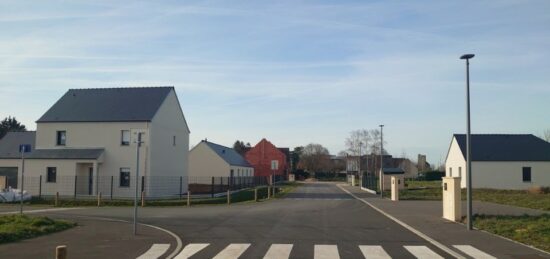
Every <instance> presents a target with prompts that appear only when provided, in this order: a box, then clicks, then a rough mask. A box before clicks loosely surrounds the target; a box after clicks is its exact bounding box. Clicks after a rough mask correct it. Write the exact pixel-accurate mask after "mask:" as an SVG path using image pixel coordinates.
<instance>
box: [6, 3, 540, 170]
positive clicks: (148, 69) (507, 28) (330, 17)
mask: <svg viewBox="0 0 550 259" xmlns="http://www.w3.org/2000/svg"><path fill="white" fill-rule="evenodd" d="M0 31H1V33H0V117H2V118H3V117H6V116H15V117H16V118H17V119H18V120H20V121H22V122H23V123H24V124H25V125H26V126H27V127H28V128H29V129H35V128H36V124H35V123H34V122H35V121H36V120H37V119H38V118H39V117H40V116H41V115H42V114H43V113H45V112H46V110H47V109H48V108H49V107H50V106H52V105H53V104H54V103H55V102H56V101H57V99H59V98H60V97H61V96H62V95H63V94H64V93H65V92H66V91H67V90H68V89H71V88H103V87H135V86H174V87H175V89H176V92H177V94H178V97H179V100H180V102H181V106H182V108H183V111H184V113H185V116H186V119H187V122H188V124H189V127H190V129H191V135H190V142H191V146H193V145H195V144H196V143H198V142H199V141H200V140H201V139H204V138H208V139H209V141H212V142H216V143H219V144H223V145H229V146H230V145H232V143H233V142H234V141H235V140H237V139H239V140H243V141H244V142H250V143H251V144H252V145H254V144H256V143H257V142H259V141H260V140H261V139H262V138H267V139H269V140H270V141H272V142H273V143H274V144H275V145H277V146H281V147H290V148H293V147H296V146H301V145H306V144H308V143H320V144H322V145H324V146H326V147H327V148H328V149H329V151H330V152H331V153H333V154H336V153H338V152H339V151H342V150H345V145H344V141H345V138H346V137H347V136H349V133H350V131H352V130H356V129H375V128H378V125H379V124H384V125H385V127H384V139H385V141H387V143H386V146H385V148H386V149H387V150H388V151H389V152H390V153H391V154H393V155H394V156H401V155H406V156H408V157H410V158H412V159H413V160H415V159H416V156H417V154H419V153H421V154H426V155H427V156H428V161H429V162H431V163H433V164H439V163H442V162H444V160H445V156H446V154H447V149H448V146H449V143H450V140H451V137H452V134H453V133H464V132H465V123H466V114H465V111H466V108H465V63H464V61H463V60H460V59H459V57H460V56H461V55H462V54H465V53H475V54H476V57H475V58H474V59H472V61H471V67H470V72H471V100H472V101H471V102H472V104H471V109H472V132H473V133H531V134H535V135H541V134H542V132H543V130H544V129H549V128H550V85H549V82H550V48H549V46H550V1H545V0H541V1H515V0H501V1H438V0H434V1H385V0H384V1H294V0H291V1H285V0H282V1H102V0H98V1H18V0H15V1H4V0H0Z"/></svg>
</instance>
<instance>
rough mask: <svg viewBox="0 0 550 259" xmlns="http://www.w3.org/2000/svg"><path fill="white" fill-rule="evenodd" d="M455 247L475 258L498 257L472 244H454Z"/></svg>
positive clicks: (487, 258) (494, 258) (488, 258)
mask: <svg viewBox="0 0 550 259" xmlns="http://www.w3.org/2000/svg"><path fill="white" fill-rule="evenodd" d="M454 247H455V248H456V249H458V250H460V251H462V252H463V253H465V254H467V255H469V256H471V257H473V258H475V259H496V257H494V256H491V255H489V254H487V253H485V252H483V251H481V250H479V249H477V248H475V247H473V246H470V245H454Z"/></svg>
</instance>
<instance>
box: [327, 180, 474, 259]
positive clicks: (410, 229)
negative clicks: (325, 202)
mask: <svg viewBox="0 0 550 259" xmlns="http://www.w3.org/2000/svg"><path fill="white" fill-rule="evenodd" d="M337 186H338V188H340V189H341V190H342V191H344V192H346V193H347V194H349V195H351V196H352V197H354V198H355V199H357V200H359V201H360V202H363V203H365V204H367V205H369V206H370V207H371V208H373V209H374V210H376V211H378V212H380V213H381V214H382V215H384V216H386V217H388V218H389V219H391V220H393V221H395V222H396V223H397V224H399V225H401V226H403V227H404V228H406V229H408V230H409V231H411V232H413V233H414V234H416V235H417V236H419V237H421V238H423V239H424V240H426V241H428V242H430V243H431V244H432V245H434V246H436V247H437V248H439V249H441V250H443V251H445V252H446V253H448V254H449V255H451V256H452V257H454V258H457V259H466V257H464V256H462V255H460V254H459V253H457V252H455V251H453V250H451V249H450V248H449V247H447V246H445V245H444V244H441V243H439V242H437V241H436V240H435V239H433V238H431V237H429V236H427V235H426V234H424V233H422V232H420V231H418V230H416V229H415V228H413V227H411V226H409V225H407V224H406V223H405V222H403V221H401V220H398V219H397V218H395V217H394V216H392V215H390V214H388V213H386V212H384V211H383V210H381V209H379V208H377V207H376V206H374V205H372V204H371V203H370V202H368V201H366V200H363V199H361V198H359V197H357V195H355V194H353V193H351V192H349V191H348V190H346V189H344V188H343V187H342V186H340V185H337Z"/></svg>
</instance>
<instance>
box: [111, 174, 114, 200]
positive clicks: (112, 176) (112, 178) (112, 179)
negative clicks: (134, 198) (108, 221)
mask: <svg viewBox="0 0 550 259" xmlns="http://www.w3.org/2000/svg"><path fill="white" fill-rule="evenodd" d="M114 181H115V176H114V175H111V200H113V183H114Z"/></svg>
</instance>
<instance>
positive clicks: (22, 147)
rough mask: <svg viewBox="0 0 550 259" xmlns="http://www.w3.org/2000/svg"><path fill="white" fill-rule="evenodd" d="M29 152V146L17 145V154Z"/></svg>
mask: <svg viewBox="0 0 550 259" xmlns="http://www.w3.org/2000/svg"><path fill="white" fill-rule="evenodd" d="M29 152H31V144H22V145H19V153H29Z"/></svg>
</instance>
